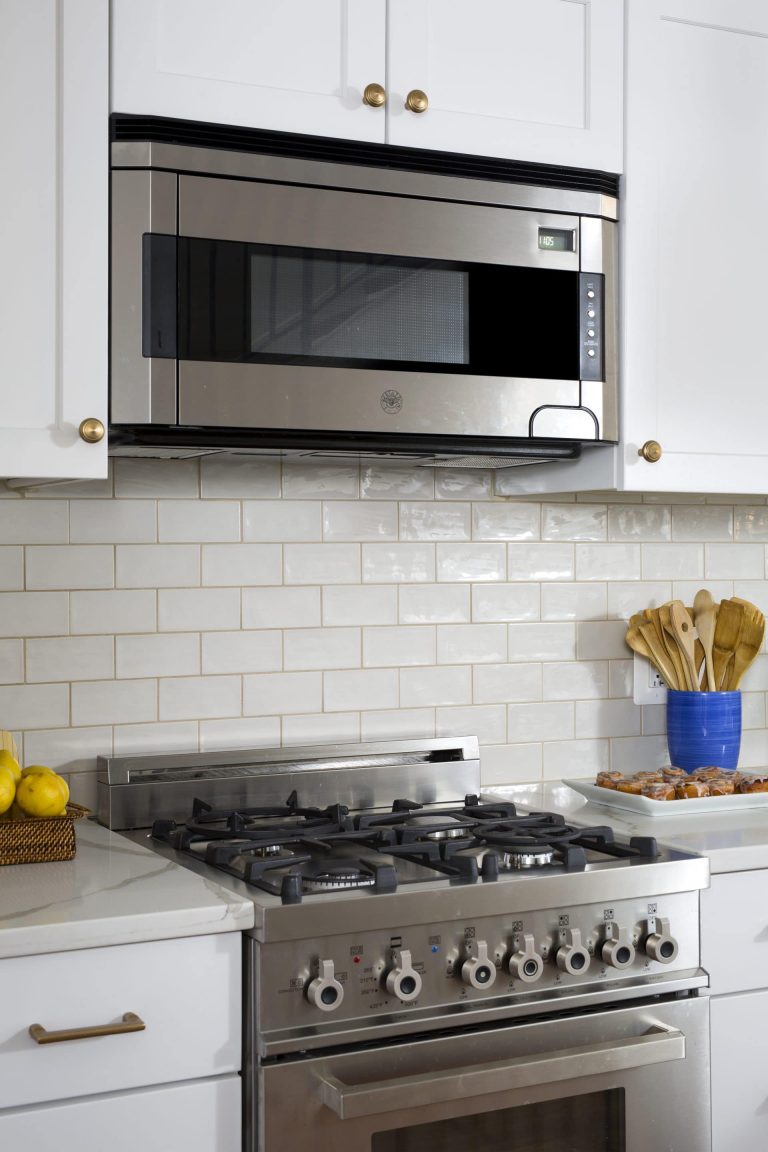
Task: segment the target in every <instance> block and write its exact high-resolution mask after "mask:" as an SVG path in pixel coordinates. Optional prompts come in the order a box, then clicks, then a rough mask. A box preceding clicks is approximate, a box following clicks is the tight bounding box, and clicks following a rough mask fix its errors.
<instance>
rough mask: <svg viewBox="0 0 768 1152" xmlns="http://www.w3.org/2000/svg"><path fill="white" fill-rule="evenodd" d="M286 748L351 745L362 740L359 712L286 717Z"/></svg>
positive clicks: (283, 727) (283, 729)
mask: <svg viewBox="0 0 768 1152" xmlns="http://www.w3.org/2000/svg"><path fill="white" fill-rule="evenodd" d="M282 731H283V739H282V743H283V744H284V745H285V746H286V747H295V746H296V745H297V744H299V745H301V744H350V743H356V742H357V741H358V740H359V739H360V713H359V712H348V713H340V712H335V713H334V712H323V713H320V714H319V715H316V716H285V717H284V718H283V721H282Z"/></svg>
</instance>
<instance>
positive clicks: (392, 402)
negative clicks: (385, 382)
mask: <svg viewBox="0 0 768 1152" xmlns="http://www.w3.org/2000/svg"><path fill="white" fill-rule="evenodd" d="M381 406H382V408H383V409H384V411H385V412H389V414H390V416H394V414H395V413H396V412H399V411H400V409H401V408H402V406H403V398H402V396H401V395H400V393H399V392H398V391H397V389H396V388H387V390H386V392H382V394H381Z"/></svg>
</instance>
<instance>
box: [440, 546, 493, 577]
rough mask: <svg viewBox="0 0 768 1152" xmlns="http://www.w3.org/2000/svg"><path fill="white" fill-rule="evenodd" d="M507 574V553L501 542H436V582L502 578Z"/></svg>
mask: <svg viewBox="0 0 768 1152" xmlns="http://www.w3.org/2000/svg"><path fill="white" fill-rule="evenodd" d="M506 577H507V552H506V547H505V545H504V544H494V543H487V544H438V545H437V579H438V581H441V582H445V583H451V582H453V581H458V580H470V581H486V580H505V579H506Z"/></svg>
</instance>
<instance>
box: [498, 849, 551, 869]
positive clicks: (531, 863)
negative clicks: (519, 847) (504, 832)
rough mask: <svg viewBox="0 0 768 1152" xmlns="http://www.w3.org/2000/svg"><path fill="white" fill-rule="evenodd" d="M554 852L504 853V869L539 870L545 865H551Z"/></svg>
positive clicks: (502, 858) (502, 864)
mask: <svg viewBox="0 0 768 1152" xmlns="http://www.w3.org/2000/svg"><path fill="white" fill-rule="evenodd" d="M553 856H554V852H551V851H550V852H546V851H542V852H504V853H502V857H501V866H502V868H538V867H540V866H541V865H543V864H551V863H552V857H553Z"/></svg>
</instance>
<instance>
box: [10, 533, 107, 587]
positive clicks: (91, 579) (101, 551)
mask: <svg viewBox="0 0 768 1152" xmlns="http://www.w3.org/2000/svg"><path fill="white" fill-rule="evenodd" d="M25 553H26V561H25V569H26V587H27V589H28V590H30V591H31V590H34V589H49V588H112V587H113V586H114V583H115V550H114V548H113V547H112V546H111V545H109V544H43V545H37V546H32V547H29V548H26V549H25Z"/></svg>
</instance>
